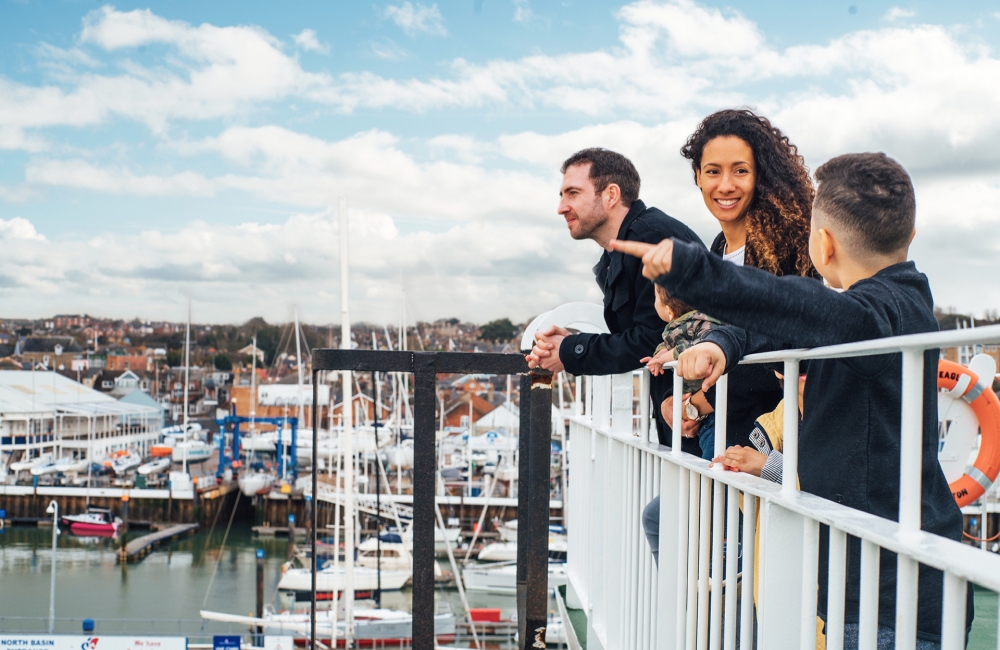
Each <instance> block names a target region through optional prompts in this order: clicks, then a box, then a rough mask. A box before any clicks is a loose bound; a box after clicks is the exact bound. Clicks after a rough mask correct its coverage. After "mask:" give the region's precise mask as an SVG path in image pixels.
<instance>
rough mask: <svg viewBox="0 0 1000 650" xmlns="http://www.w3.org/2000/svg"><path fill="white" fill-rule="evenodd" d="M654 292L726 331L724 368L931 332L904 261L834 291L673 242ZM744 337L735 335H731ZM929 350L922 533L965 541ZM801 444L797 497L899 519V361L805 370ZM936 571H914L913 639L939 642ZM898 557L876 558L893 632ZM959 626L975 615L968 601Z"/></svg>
mask: <svg viewBox="0 0 1000 650" xmlns="http://www.w3.org/2000/svg"><path fill="white" fill-rule="evenodd" d="M656 281H657V283H659V284H662V285H663V286H665V287H666V288H667V290H668V291H670V293H671V294H672V295H675V296H677V297H678V298H680V299H681V300H684V301H685V302H687V303H688V304H689V305H691V306H692V307H694V308H696V309H700V310H702V311H704V312H706V313H709V314H712V315H713V316H715V317H716V318H719V319H720V320H722V321H724V322H726V323H730V324H731V325H730V326H729V327H721V328H718V329H714V330H712V331H711V332H710V333H709V334H708V335H707V336H706V337H705V340H706V341H712V342H713V343H716V344H718V345H719V346H720V347H721V348H722V350H723V352H725V354H726V364H727V367H731V366H732V365H734V364H735V363H737V362H738V361H739V360H740V359H741V358H742V357H743V356H744V355H747V354H751V353H754V352H763V351H767V350H773V349H782V348H801V347H819V346H824V345H834V344H838V343H850V342H854V341H864V340H868V339H877V338H883V337H888V336H899V335H903V334H916V333H920V332H933V331H937V329H938V324H937V321H936V320H935V318H934V299H933V296H932V295H931V289H930V285H929V283H928V281H927V277H926V276H925V275H924V274H923V273H920V272H919V271H917V269H916V267H915V266H914V264H913V262H903V263H900V264H894V265H892V266H889V267H887V268H884V269H882V270H881V271H879V272H878V273H876V274H875V275H874V276H872V277H870V278H866V279H864V280H860V281H858V282H856V283H855V284H854V285H852V286H851V287H850V289H848V290H847V291H844V292H842V293H838V292H835V291H833V290H832V289H829V288H827V287H825V286H823V285H822V284H820V283H819V282H816V281H814V280H811V279H808V278H801V277H782V278H778V277H775V276H773V275H771V274H769V273H766V272H764V271H760V270H758V269H753V268H748V267H737V266H735V265H732V264H727V263H725V262H724V261H722V260H721V259H720V258H718V257H716V256H714V255H710V254H707V253H706V252H705V251H704V250H703V249H702V248H701V247H698V246H690V245H687V244H684V243H681V242H677V243H676V245H675V247H674V254H673V268H672V270H671V272H670V273H669V274H668V275H664V276H661V277H659V278H657V280H656ZM741 327H742V328H745V329H740V328H741ZM938 356H939V355H938V351H937V350H927V351H926V352H925V353H924V376H923V396H924V400H923V404H924V411H923V430H922V434H923V435H922V445H921V447H922V460H923V465H922V476H921V484H920V485H921V528H922V529H923V530H926V531H929V532H932V533H936V534H938V535H941V536H943V537H948V538H950V539H954V540H961V538H962V513H961V511H960V510H959V508H958V506H957V505H956V504H955V499H954V498H953V497H952V494H951V489H950V488H949V487H948V481H947V480H946V479H945V477H944V473H943V472H942V471H941V465H940V464H939V463H938V459H937V448H938V416H937V361H938ZM807 376H808V378H807V380H806V386H805V394H804V396H803V400H804V401H803V422H802V428H801V436H800V439H799V482H800V484H801V486H802V490H803V491H805V492H810V493H812V494H815V495H818V496H821V497H823V498H825V499H830V500H832V501H836V502H837V503H842V504H844V505H847V506H850V507H852V508H856V509H858V510H862V511H864V512H869V513H871V514H874V515H878V516H879V517H884V518H886V519H891V520H894V521H898V518H899V472H900V449H899V447H900V427H901V422H900V416H901V404H902V363H901V355H900V354H886V355H878V356H868V357H854V358H846V359H820V360H813V361H810V362H809V364H808V369H807ZM819 547H820V568H819V609H820V614H821V615H822V616H824V617H825V613H826V600H827V580H828V575H829V572H828V550H829V530H828V529H827V528H826V527H825V526H824V527H822V528H821V535H820V545H819ZM860 561H861V544H860V542H859V540H857V539H855V538H853V537H851V538H849V542H848V558H847V611H846V621H847V622H848V623H856V622H857V621H858V605H859V593H860ZM942 586H943V580H942V574H941V572H940V571H937V570H935V569H930V568H928V567H921V569H920V580H919V587H918V589H919V597H918V614H917V633H918V635H919V636H920V637H921V638H925V639H930V640H937V639H938V638H939V637H940V634H941V594H942V591H941V590H942ZM895 600H896V556H895V554H893V553H890V552H888V551H884V550H883V551H882V553H881V561H880V565H879V622H880V623H881V624H882V625H886V626H890V627H892V626H894V625H895V611H896V610H895ZM967 605H968V610H967V623H971V620H972V614H973V611H974V610H973V602H972V586H971V585H970V586H969V592H968V603H967Z"/></svg>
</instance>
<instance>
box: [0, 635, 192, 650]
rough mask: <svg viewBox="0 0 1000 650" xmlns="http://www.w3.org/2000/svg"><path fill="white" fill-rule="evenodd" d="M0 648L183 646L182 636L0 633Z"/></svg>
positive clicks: (144, 649) (165, 649)
mask: <svg viewBox="0 0 1000 650" xmlns="http://www.w3.org/2000/svg"><path fill="white" fill-rule="evenodd" d="M0 650H187V638H186V637H183V636H101V635H94V636H86V635H69V634H67V635H63V634H0Z"/></svg>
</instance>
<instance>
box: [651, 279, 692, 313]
mask: <svg viewBox="0 0 1000 650" xmlns="http://www.w3.org/2000/svg"><path fill="white" fill-rule="evenodd" d="M653 291H655V292H656V297H657V298H659V299H660V302H662V303H663V304H664V305H666V306H667V309H669V310H670V311H672V312H673V313H674V318H675V319H676V318H680V317H681V316H683V315H684V314H686V313H688V312H689V311H691V310H692V308H691V306H690V305H688V304H687V303H686V302H684V301H683V300H679V299H677V298H672V297H670V294H669V293H667V290H666V288H665V287H662V286H660V285H658V284H656V283H655V282H654V283H653Z"/></svg>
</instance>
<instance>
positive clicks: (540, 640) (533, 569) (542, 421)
mask: <svg viewBox="0 0 1000 650" xmlns="http://www.w3.org/2000/svg"><path fill="white" fill-rule="evenodd" d="M530 377H531V403H530V409H529V410H530V412H531V429H530V434H531V436H530V440H529V445H528V446H529V456H528V466H529V467H528V489H527V492H528V493H529V494H528V504H529V505H528V515H527V516H526V517H525V516H522V515H521V514H520V513H518V531H517V532H518V534H517V539H518V542H519V544H518V548H519V550H520V541H521V538H522V536H523V537H525V538H526V539H525V544H526V546H527V559H528V572H527V573H528V576H527V577H528V581H527V589H526V591H527V593H526V596H525V609H526V615H525V628H526V634H525V635H524V636H522V637H519V638H520V639H521V647H522V648H525V649H526V650H527V649H530V648H544V647H545V628H546V626H547V625H548V595H549V489H550V484H551V480H550V476H551V463H552V461H551V458H552V374H551V373H549V372H547V371H542V370H536V371H534V372H532V373H531V376H530Z"/></svg>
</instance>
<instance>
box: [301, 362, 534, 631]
mask: <svg viewBox="0 0 1000 650" xmlns="http://www.w3.org/2000/svg"><path fill="white" fill-rule="evenodd" d="M317 370H352V371H354V372H372V371H378V372H412V373H413V375H414V378H413V385H414V394H413V636H412V639H413V648H414V650H433V648H434V526H435V514H436V513H435V511H434V508H436V507H437V499H436V496H437V495H436V491H437V489H436V486H437V480H436V478H437V461H436V449H435V447H436V436H435V432H436V429H437V418H436V417H435V408H436V407H437V397H436V393H435V384H436V381H437V373H439V372H440V373H483V374H493V375H515V374H518V375H519V374H524V373H526V372H527V371H528V367H527V363H526V362H525V359H524V357H523V356H521V355H519V354H469V353H464V352H409V351H374V350H326V349H320V350H313V371H314V372H315V371H317ZM313 382H314V383H315V378H314V380H313ZM522 385H523V386H524V388H523V390H522V392H521V400H522V402H521V404H522V406H521V409H522V423H523V424H522V427H521V431H522V433H523V436H525V437H527V436H528V435H529V433H528V429H529V426H528V422H529V420H528V412H527V403H528V402H527V399H528V398H527V396H528V394H529V393H530V392H531V390H530V382H528V383H524V384H522ZM549 392H550V395H549V402H548V403H551V391H549ZM313 400H314V402H315V400H316V393H315V392H314V393H313ZM376 408H377V405H376ZM314 411H315V409H314ZM316 428H317V427H316V426H315V425H314V426H313V430H314V431H315V430H316ZM547 439H548V434H546V440H547ZM526 442H527V441H525V444H526ZM546 444H548V443H546ZM316 447H317V445H315V444H314V445H313V453H314V455H315V450H316ZM528 457H529V453H528V452H527V451H524V452H523V453H522V455H521V459H522V460H521V462H522V463H524V462H526V460H527V459H528ZM546 458H547V456H546ZM313 463H314V465H315V463H316V460H315V459H314V460H313ZM547 467H548V466H547V465H546V469H547ZM521 468H522V469H521V472H522V474H521V478H520V479H519V480H520V483H521V485H526V484H527V483H528V481H527V479H526V477H527V476H528V474H527V472H528V469H527V466H526V465H521ZM313 480H314V481H315V473H314V474H313ZM314 486H315V483H314ZM547 486H548V482H547V481H546V482H545V490H546V492H545V495H546V497H545V500H544V501H545V505H544V516H545V517H546V521H547V517H548V491H547V489H548V488H547ZM314 490H315V487H314ZM314 494H315V492H314ZM519 516H521V515H520V514H519ZM546 528H547V524H546ZM518 539H519V540H520V539H521V536H520V535H519V536H518ZM545 539H546V540H547V539H548V530H547V529H546V530H545ZM314 540H315V538H314ZM314 543H315V541H314ZM543 555H547V553H545V552H544V551H543ZM313 557H314V558H315V553H313ZM314 570H315V564H314ZM525 579H527V578H525ZM547 581H548V576H547V568H546V569H543V577H542V583H541V586H540V587H538V588H540V589H541V590H542V593H543V594H544V593H545V592H546V586H547ZM528 591H530V589H528ZM531 602H534V601H531ZM543 609H544V600H543ZM543 613H544V612H543ZM522 620H523V617H522Z"/></svg>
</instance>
